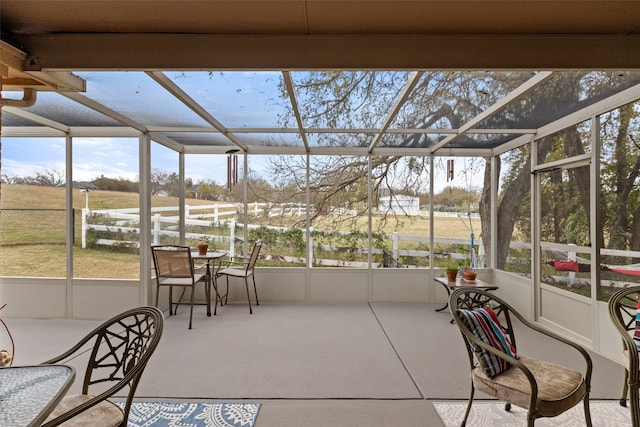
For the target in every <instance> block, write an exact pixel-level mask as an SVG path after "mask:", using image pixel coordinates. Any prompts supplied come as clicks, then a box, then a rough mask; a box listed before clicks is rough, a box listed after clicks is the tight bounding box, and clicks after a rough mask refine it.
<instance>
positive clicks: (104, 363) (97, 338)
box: [42, 307, 164, 427]
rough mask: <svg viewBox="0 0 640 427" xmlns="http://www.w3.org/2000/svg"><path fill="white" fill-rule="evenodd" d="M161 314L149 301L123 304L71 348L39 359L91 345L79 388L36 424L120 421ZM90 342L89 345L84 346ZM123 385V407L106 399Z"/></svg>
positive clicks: (158, 331) (61, 359)
mask: <svg viewBox="0 0 640 427" xmlns="http://www.w3.org/2000/svg"><path fill="white" fill-rule="evenodd" d="M163 322H164V318H163V316H162V312H161V311H160V310H158V309H157V308H155V307H139V308H134V309H131V310H127V311H125V312H124V313H121V314H119V315H117V316H115V317H113V318H111V319H110V320H108V321H106V322H104V323H103V324H102V325H100V326H98V327H97V328H96V329H94V330H93V331H92V332H90V333H89V334H87V335H86V336H85V337H84V338H82V339H81V340H80V341H79V342H78V343H77V344H76V345H74V346H73V347H72V348H71V349H69V350H68V351H66V352H64V353H63V354H61V355H59V356H57V357H54V358H53V359H50V360H47V361H46V362H44V363H43V365H46V364H56V363H65V362H66V361H70V360H72V359H74V358H76V357H79V356H81V355H83V354H85V353H87V352H88V351H89V350H91V353H90V356H89V361H88V363H87V366H86V370H85V372H84V380H83V384H82V393H81V394H76V395H68V396H65V397H64V398H63V399H62V401H61V402H60V403H59V404H58V405H57V406H56V408H55V409H54V410H53V411H52V412H51V414H50V415H49V417H48V418H47V419H46V421H45V423H44V424H43V425H42V427H53V426H57V425H60V424H62V423H65V424H64V425H65V426H92V427H93V426H100V427H108V426H114V427H116V426H117V427H124V426H126V425H127V419H128V417H129V410H130V409H131V404H132V402H133V397H134V395H135V392H136V388H137V386H138V383H139V382H140V378H141V377H142V373H143V372H144V369H145V367H146V366H147V362H148V361H149V358H150V357H151V355H152V354H153V352H154V350H155V349H156V347H157V346H158V342H159V341H160V337H161V336H162V328H163ZM87 347H90V348H87ZM125 388H126V389H128V392H127V398H126V402H125V403H124V407H123V408H122V407H121V406H119V405H117V404H115V403H113V402H111V401H110V400H108V398H109V397H112V396H114V395H115V394H116V393H117V392H119V391H120V390H123V389H125Z"/></svg>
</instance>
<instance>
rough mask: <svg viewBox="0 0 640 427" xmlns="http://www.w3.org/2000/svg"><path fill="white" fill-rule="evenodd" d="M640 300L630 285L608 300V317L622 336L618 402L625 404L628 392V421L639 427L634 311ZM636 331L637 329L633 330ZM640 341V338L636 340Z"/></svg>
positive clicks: (638, 358)
mask: <svg viewBox="0 0 640 427" xmlns="http://www.w3.org/2000/svg"><path fill="white" fill-rule="evenodd" d="M639 300H640V286H631V287H628V288H624V289H620V290H619V291H617V292H616V293H614V294H613V295H612V296H611V298H610V299H609V316H610V317H611V322H613V325H614V326H615V327H616V329H617V330H618V333H619V335H620V338H622V356H623V360H624V382H623V383H622V397H620V405H621V406H625V407H626V406H627V394H628V395H629V403H630V405H631V424H632V426H633V427H640V403H639V399H640V392H639V389H640V378H638V377H639V375H640V372H639V369H638V367H639V364H640V354H639V353H638V347H637V345H638V342H637V341H636V340H634V336H636V334H638V336H637V337H636V339H638V338H640V329H638V328H637V326H636V321H637V317H636V313H637V312H638V309H637V307H638V301H639ZM636 331H638V332H636ZM639 342H640V341H639Z"/></svg>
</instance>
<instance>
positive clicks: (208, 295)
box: [204, 276, 211, 316]
mask: <svg viewBox="0 0 640 427" xmlns="http://www.w3.org/2000/svg"><path fill="white" fill-rule="evenodd" d="M210 280H211V276H209V278H208V279H205V281H204V295H205V298H206V299H207V316H211V282H210Z"/></svg>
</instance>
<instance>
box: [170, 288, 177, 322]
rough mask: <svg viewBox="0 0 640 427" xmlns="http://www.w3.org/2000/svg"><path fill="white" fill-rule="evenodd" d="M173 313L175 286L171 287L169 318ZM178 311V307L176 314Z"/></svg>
mask: <svg viewBox="0 0 640 427" xmlns="http://www.w3.org/2000/svg"><path fill="white" fill-rule="evenodd" d="M172 311H173V286H171V285H169V316H171V315H172V314H175V313H172ZM177 311H178V307H177V306H176V313H177Z"/></svg>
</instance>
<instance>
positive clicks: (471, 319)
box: [458, 307, 640, 378]
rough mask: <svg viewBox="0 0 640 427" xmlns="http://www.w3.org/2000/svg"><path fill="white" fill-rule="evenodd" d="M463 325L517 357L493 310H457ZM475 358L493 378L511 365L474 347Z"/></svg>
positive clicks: (494, 345) (483, 339) (482, 339)
mask: <svg viewBox="0 0 640 427" xmlns="http://www.w3.org/2000/svg"><path fill="white" fill-rule="evenodd" d="M458 313H459V314H460V318H461V319H462V322H463V323H464V325H465V326H466V327H467V328H468V329H469V330H470V331H471V332H472V333H473V334H474V335H475V336H476V337H477V338H479V339H480V340H481V341H483V342H485V343H487V344H489V345H491V346H493V347H494V348H496V349H498V350H500V351H501V352H503V353H506V354H508V355H509V356H511V357H514V358H517V357H518V355H517V352H516V349H515V347H514V346H513V345H512V344H511V341H510V340H509V337H508V336H507V334H506V333H505V331H504V329H503V328H502V326H500V322H499V321H498V317H497V316H496V314H495V312H494V311H493V310H492V309H491V308H489V307H481V308H476V309H474V310H458ZM639 338H640V336H639ZM474 353H475V355H476V359H477V360H478V363H479V364H480V367H482V370H483V371H484V373H485V375H487V376H488V377H489V378H493V377H495V376H496V375H498V374H499V373H501V372H504V371H506V370H507V369H509V367H511V364H510V363H509V362H507V361H506V360H504V359H501V358H499V357H498V356H496V355H494V354H491V353H490V352H489V351H487V350H485V349H483V348H477V349H474Z"/></svg>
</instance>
